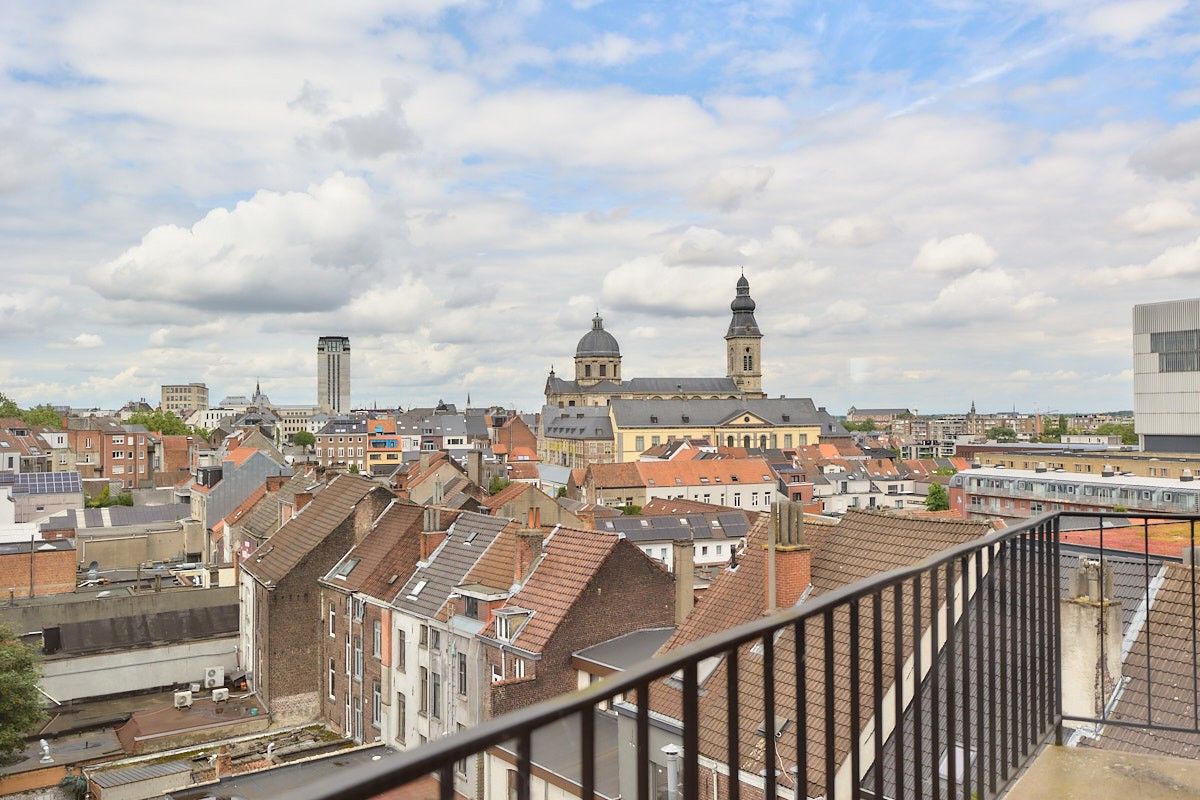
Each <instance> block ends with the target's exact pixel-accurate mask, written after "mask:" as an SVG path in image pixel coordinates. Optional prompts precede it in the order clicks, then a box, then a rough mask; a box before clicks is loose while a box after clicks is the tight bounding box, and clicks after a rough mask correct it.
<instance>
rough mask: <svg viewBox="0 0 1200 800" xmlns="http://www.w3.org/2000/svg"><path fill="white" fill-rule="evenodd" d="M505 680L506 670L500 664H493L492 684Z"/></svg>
mask: <svg viewBox="0 0 1200 800" xmlns="http://www.w3.org/2000/svg"><path fill="white" fill-rule="evenodd" d="M502 680H504V668H503V667H502V666H500V665H499V664H492V683H499V682H500V681H502Z"/></svg>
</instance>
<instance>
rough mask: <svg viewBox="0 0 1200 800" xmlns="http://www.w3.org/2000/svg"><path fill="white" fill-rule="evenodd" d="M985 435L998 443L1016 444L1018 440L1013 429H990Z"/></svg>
mask: <svg viewBox="0 0 1200 800" xmlns="http://www.w3.org/2000/svg"><path fill="white" fill-rule="evenodd" d="M984 435H985V436H987V438H989V439H993V440H995V441H997V442H1015V441H1016V440H1017V432H1016V431H1014V430H1013V429H1012V428H1001V427H996V428H988V429H987V432H986V433H985V434H984Z"/></svg>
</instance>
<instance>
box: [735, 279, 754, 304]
mask: <svg viewBox="0 0 1200 800" xmlns="http://www.w3.org/2000/svg"><path fill="white" fill-rule="evenodd" d="M729 308H730V309H731V310H732V311H753V310H754V309H755V305H754V300H753V299H752V298H751V297H750V281H748V280H746V276H745V275H743V276H742V277H740V278H738V282H737V296H736V297H734V298H733V302H732V303H730V304H729Z"/></svg>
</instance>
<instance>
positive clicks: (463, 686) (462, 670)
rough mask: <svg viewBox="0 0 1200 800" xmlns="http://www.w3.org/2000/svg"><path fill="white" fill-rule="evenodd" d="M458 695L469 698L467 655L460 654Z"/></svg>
mask: <svg viewBox="0 0 1200 800" xmlns="http://www.w3.org/2000/svg"><path fill="white" fill-rule="evenodd" d="M458 693H459V694H461V695H462V696H463V697H466V696H467V654H466V653H459V654H458Z"/></svg>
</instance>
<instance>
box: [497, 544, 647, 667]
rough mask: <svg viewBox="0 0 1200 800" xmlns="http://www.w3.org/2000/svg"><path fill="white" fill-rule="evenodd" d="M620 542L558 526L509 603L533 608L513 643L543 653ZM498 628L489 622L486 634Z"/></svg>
mask: <svg viewBox="0 0 1200 800" xmlns="http://www.w3.org/2000/svg"><path fill="white" fill-rule="evenodd" d="M619 543H620V538H619V537H618V536H616V535H615V534H611V533H603V532H601V531H584V530H577V529H575V528H561V527H560V528H556V529H555V530H554V532H553V533H552V534H551V535H550V536H549V538H547V539H546V541H545V543H544V544H543V546H542V557H541V559H540V560H539V561H538V563H537V564H536V566H535V567H534V570H533V573H532V574H531V575H530V576H529V578H528V579H527V580H526V581H525V583H524V584H523V585H522V586H521V588H520V589H519V590H518V591H517V592H516V593H515V594H514V595H513V596H512V597H510V598H509V600H508V602H507V603H506V606H507V607H516V608H523V609H527V610H529V611H532V612H533V613H532V614H531V615H530V616H529V619H528V621H527V622H526V623H525V624H524V625H522V627H521V628H520V629H519V630H518V631H517V633H516V635H515V636H513V637H512V639H511V640H510V641H511V642H512V644H513V645H515V646H516V647H519V648H521V649H522V650H526V651H528V652H531V653H540V652H541V651H542V648H543V647H545V646H546V643H547V642H548V641H550V637H551V636H553V635H554V632H555V631H556V630H557V629H558V626H559V625H560V624H561V623H562V621H563V619H564V618H565V617H566V615H567V613H568V612H569V611H570V610H571V608H572V606H574V605H575V601H576V600H577V599H578V598H579V596H580V595H581V594H582V593H583V590H584V589H585V588H587V585H588V583H589V582H590V581H591V580H592V578H593V577H594V576H595V574H596V572H597V571H599V569H600V567H601V566H602V565H603V564H604V561H605V560H606V559H607V558H608V556H609V553H611V552H612V551H613V549H614V548H615V547H617V546H618V544H619ZM638 553H639V554H640V553H641V551H640V550H639V551H638ZM494 630H495V627H494V623H492V624H489V625H488V626H487V627H486V628H485V629H484V632H485V635H493V632H494Z"/></svg>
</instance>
